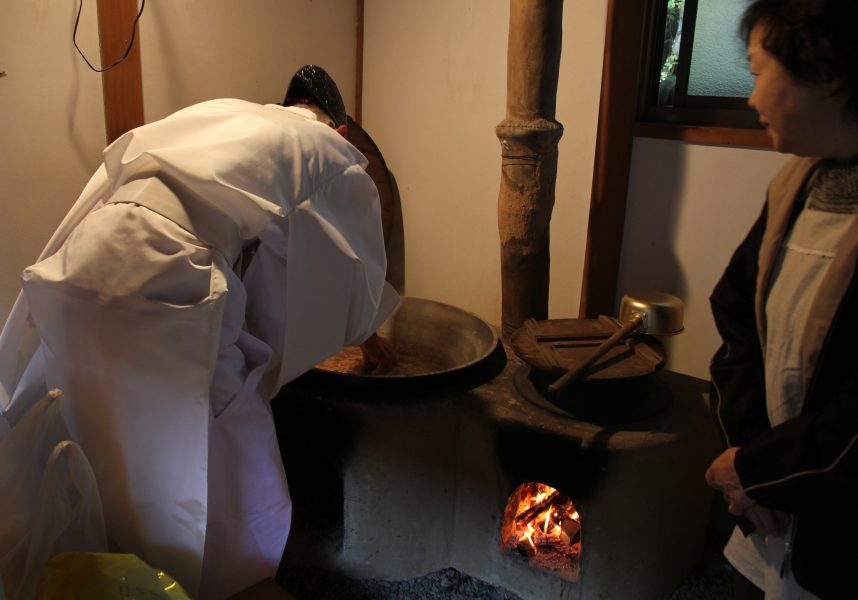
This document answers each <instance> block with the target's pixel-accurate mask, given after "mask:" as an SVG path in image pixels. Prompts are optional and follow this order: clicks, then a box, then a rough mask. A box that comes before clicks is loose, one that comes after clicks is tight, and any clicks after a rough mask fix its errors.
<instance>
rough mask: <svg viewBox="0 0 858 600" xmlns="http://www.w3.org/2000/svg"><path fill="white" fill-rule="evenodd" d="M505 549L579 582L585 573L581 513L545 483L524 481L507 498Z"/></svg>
mask: <svg viewBox="0 0 858 600" xmlns="http://www.w3.org/2000/svg"><path fill="white" fill-rule="evenodd" d="M500 547H501V551H502V552H504V553H507V554H512V555H518V556H520V557H521V560H523V561H526V562H527V564H528V565H529V566H531V567H533V568H536V569H541V570H544V571H549V572H551V573H552V574H554V575H556V576H558V577H561V578H563V579H566V580H567V581H573V582H575V581H578V578H579V577H580V574H581V515H579V514H578V511H577V510H576V509H575V505H574V504H573V503H572V500H571V499H570V498H569V497H568V496H566V495H564V494H562V493H561V492H560V491H558V490H556V489H554V488H553V487H551V486H548V485H546V484H544V483H537V482H529V483H522V484H521V485H519V486H518V487H516V488H515V490H514V491H513V493H512V494H511V495H510V497H509V500H508V501H507V505H506V509H505V510H504V517H503V523H502V525H501V532H500Z"/></svg>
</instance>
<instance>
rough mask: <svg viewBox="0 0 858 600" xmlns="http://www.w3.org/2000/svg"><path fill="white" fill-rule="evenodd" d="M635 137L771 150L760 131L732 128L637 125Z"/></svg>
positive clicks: (768, 142) (763, 132)
mask: <svg viewBox="0 0 858 600" xmlns="http://www.w3.org/2000/svg"><path fill="white" fill-rule="evenodd" d="M634 135H635V137H647V138H659V139H663V140H678V141H681V142H690V143H698V144H718V145H721V146H751V147H755V148H771V147H772V139H771V138H770V137H769V136H768V134H767V133H766V132H765V131H764V130H762V129H739V128H732V127H703V126H697V125H669V124H666V123H643V122H641V123H637V124H636V125H635V129H634Z"/></svg>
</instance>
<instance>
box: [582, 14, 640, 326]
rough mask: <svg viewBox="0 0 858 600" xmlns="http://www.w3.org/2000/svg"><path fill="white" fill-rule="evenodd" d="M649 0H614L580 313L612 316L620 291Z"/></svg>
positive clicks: (603, 74) (592, 315) (584, 316)
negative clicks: (639, 77)
mask: <svg viewBox="0 0 858 600" xmlns="http://www.w3.org/2000/svg"><path fill="white" fill-rule="evenodd" d="M645 6H646V3H645V2H641V0H609V2H608V19H607V26H606V29H605V56H604V62H603V64H604V67H603V71H602V93H601V101H600V105H599V124H598V133H597V135H596V158H595V163H594V166H593V190H592V194H591V198H590V219H589V225H588V228H587V244H586V250H585V254H584V276H583V281H582V285H581V304H580V308H579V316H580V317H582V318H594V317H596V316H597V315H599V314H605V315H612V314H614V312H615V307H614V300H615V298H616V293H617V275H618V273H619V268H620V252H621V250H622V240H623V225H624V221H625V215H626V196H627V193H628V186H629V170H630V168H631V155H632V138H633V132H634V124H635V113H636V110H637V106H636V104H637V96H638V73H639V71H640V61H641V52H642V46H641V42H642V36H643V22H644V16H645V10H644V8H645Z"/></svg>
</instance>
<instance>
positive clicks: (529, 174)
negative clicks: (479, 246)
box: [496, 0, 563, 340]
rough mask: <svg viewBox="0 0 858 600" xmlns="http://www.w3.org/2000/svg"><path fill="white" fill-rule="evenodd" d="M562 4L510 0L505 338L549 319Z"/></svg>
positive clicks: (503, 219) (501, 129)
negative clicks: (531, 320)
mask: <svg viewBox="0 0 858 600" xmlns="http://www.w3.org/2000/svg"><path fill="white" fill-rule="evenodd" d="M562 16H563V1H562V0H510V16H509V42H508V49H507V102H506V118H505V119H504V120H503V121H501V123H500V124H499V125H498V126H497V129H496V133H497V136H498V138H499V139H500V142H501V186H500V194H499V198H498V229H499V232H500V242H501V288H502V289H501V293H502V314H501V335H502V337H503V338H504V339H505V340H508V339H509V336H510V335H511V334H512V332H513V331H515V330H516V329H518V328H519V327H520V326H521V325H522V324H523V323H524V321H525V320H527V319H528V318H531V317H532V318H535V319H545V318H547V317H548V283H549V260H550V257H549V223H550V221H551V212H552V210H553V207H554V186H555V181H556V179H557V143H558V142H559V141H560V137H561V136H562V135H563V126H562V125H561V124H560V123H558V122H557V121H556V120H555V119H554V116H555V112H556V104H557V79H558V75H559V70H560V47H561V41H562Z"/></svg>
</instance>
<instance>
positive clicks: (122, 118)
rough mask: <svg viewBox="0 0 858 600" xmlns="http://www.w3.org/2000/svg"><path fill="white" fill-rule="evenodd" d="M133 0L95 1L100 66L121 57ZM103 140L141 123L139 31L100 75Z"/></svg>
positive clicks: (133, 12) (133, 14) (132, 15)
mask: <svg viewBox="0 0 858 600" xmlns="http://www.w3.org/2000/svg"><path fill="white" fill-rule="evenodd" d="M138 10H139V7H138V5H137V0H98V32H99V38H100V42H101V64H102V68H104V67H107V66H109V65H111V64H113V63H114V62H115V61H116V60H117V59H119V58H121V57H122V55H123V54H124V52H125V49H126V48H127V47H128V42H129V38H130V35H131V24H132V23H133V22H134V18H135V17H136V16H137V12H138ZM101 78H102V89H103V95H104V122H105V130H106V133H107V143H108V144H110V143H111V142H113V140H115V139H116V138H118V137H119V136H121V135H122V134H123V133H125V132H126V131H129V130H130V129H134V128H135V127H139V126H140V125H143V77H142V73H141V68H140V31H139V28H138V30H137V31H136V33H135V36H134V46H133V47H132V48H131V52H130V53H129V54H128V57H127V58H126V59H125V60H124V61H122V63H120V64H119V65H117V66H116V67H114V68H113V69H110V70H109V71H105V72H104V73H102V74H101Z"/></svg>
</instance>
